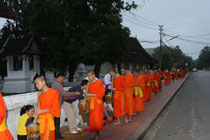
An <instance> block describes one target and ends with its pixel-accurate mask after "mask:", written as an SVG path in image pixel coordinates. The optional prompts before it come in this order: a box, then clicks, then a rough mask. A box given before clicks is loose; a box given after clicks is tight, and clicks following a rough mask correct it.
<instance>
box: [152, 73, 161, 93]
mask: <svg viewBox="0 0 210 140" xmlns="http://www.w3.org/2000/svg"><path fill="white" fill-rule="evenodd" d="M159 82H160V74H159V73H155V74H154V87H153V92H154V93H157V92H158V87H159Z"/></svg>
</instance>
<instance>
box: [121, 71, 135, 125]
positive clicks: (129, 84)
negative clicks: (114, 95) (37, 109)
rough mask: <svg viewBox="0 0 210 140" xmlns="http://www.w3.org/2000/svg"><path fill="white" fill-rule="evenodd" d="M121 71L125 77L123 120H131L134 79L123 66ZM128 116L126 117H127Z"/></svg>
mask: <svg viewBox="0 0 210 140" xmlns="http://www.w3.org/2000/svg"><path fill="white" fill-rule="evenodd" d="M121 73H122V75H123V76H124V77H125V90H124V95H125V112H126V115H127V116H125V122H126V123H128V122H131V121H132V119H131V117H132V115H133V87H134V85H135V79H134V76H133V75H132V74H128V73H127V71H126V70H125V69H124V68H121ZM127 117H128V119H127Z"/></svg>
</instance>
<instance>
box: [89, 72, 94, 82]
mask: <svg viewBox="0 0 210 140" xmlns="http://www.w3.org/2000/svg"><path fill="white" fill-rule="evenodd" d="M88 79H89V80H90V81H91V82H92V81H94V80H95V72H94V71H93V70H90V71H88Z"/></svg>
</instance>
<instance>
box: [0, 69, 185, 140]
mask: <svg viewBox="0 0 210 140" xmlns="http://www.w3.org/2000/svg"><path fill="white" fill-rule="evenodd" d="M153 72H154V73H152V72H151V71H148V70H147V69H145V70H144V72H143V71H139V70H133V73H132V74H129V73H128V72H127V70H125V68H121V74H122V75H119V74H117V72H116V71H115V70H114V69H111V70H110V75H111V76H112V78H113V83H112V84H113V87H112V88H111V90H112V91H113V92H114V94H113V105H114V118H116V122H115V123H114V125H121V118H122V117H124V121H125V123H130V122H132V116H134V115H139V113H140V112H142V111H144V109H145V108H144V105H145V103H148V102H149V101H150V100H151V99H152V93H155V95H158V91H161V89H162V80H164V83H165V84H166V85H167V84H169V83H170V82H171V78H172V80H173V79H174V78H176V79H178V77H184V76H185V74H186V72H187V71H186V70H184V69H180V70H179V71H178V70H177V71H175V70H173V71H172V72H168V71H167V70H166V71H165V72H162V71H161V70H160V69H159V70H154V71H153ZM177 75H178V76H177ZM88 79H89V83H88V87H87V89H88V91H87V92H86V93H85V98H88V102H89V122H90V128H91V130H93V131H95V132H96V135H95V139H100V131H101V130H102V129H103V124H104V120H103V118H104V115H103V113H104V104H103V97H104V96H105V88H104V83H103V82H102V81H100V80H98V79H97V78H96V77H95V73H94V71H92V70H91V71H89V72H88ZM35 85H36V88H37V89H38V90H39V91H40V92H39V98H38V106H37V108H36V114H37V115H38V122H39V129H40V137H41V140H55V125H54V117H60V104H59V92H58V91H56V90H54V89H52V88H49V87H48V86H47V84H46V80H45V77H44V76H38V77H36V78H35ZM0 110H1V111H0V138H1V139H2V140H12V136H11V134H10V132H9V130H8V129H7V127H6V123H5V118H6V107H5V103H4V100H3V97H2V96H1V94H0Z"/></svg>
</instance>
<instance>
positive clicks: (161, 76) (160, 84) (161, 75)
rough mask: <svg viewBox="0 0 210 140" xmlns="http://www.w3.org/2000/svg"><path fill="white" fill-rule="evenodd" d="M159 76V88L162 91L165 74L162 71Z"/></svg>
mask: <svg viewBox="0 0 210 140" xmlns="http://www.w3.org/2000/svg"><path fill="white" fill-rule="evenodd" d="M159 76H160V81H158V88H159V89H160V88H162V80H163V79H162V78H163V72H162V71H160V72H159Z"/></svg>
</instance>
